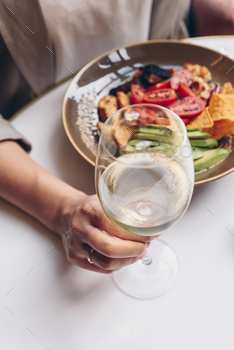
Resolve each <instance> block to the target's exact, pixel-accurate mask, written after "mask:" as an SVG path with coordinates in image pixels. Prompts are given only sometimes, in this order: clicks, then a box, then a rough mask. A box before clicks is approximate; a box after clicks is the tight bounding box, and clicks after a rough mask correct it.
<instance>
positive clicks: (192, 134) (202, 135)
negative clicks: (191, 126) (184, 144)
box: [187, 130, 210, 139]
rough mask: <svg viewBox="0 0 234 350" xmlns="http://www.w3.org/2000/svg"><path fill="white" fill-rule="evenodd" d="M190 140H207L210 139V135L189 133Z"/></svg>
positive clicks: (197, 132)
mask: <svg viewBox="0 0 234 350" xmlns="http://www.w3.org/2000/svg"><path fill="white" fill-rule="evenodd" d="M187 134H188V138H189V139H207V138H208V137H210V134H208V133H207V132H203V131H199V130H196V131H188V132H187Z"/></svg>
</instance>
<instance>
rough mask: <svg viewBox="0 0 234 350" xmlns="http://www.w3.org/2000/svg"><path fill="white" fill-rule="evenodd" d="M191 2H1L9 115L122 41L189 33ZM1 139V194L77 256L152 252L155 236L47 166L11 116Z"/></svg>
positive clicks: (101, 260)
mask: <svg viewBox="0 0 234 350" xmlns="http://www.w3.org/2000/svg"><path fill="white" fill-rule="evenodd" d="M188 8H189V0H177V1H171V0H160V1H158V0H155V1H153V0H144V1H142V0H115V1H113V0H112V1H111V0H99V1H91V0H70V1H68V2H66V3H65V2H64V1H62V0H57V1H56V2H53V1H49V0H40V1H39V0H37V1H33V2H32V1H27V0H21V1H14V0H5V2H4V4H3V3H1V4H0V33H1V35H2V37H1V39H0V49H1V50H0V61H1V65H0V76H1V84H0V89H1V91H0V112H1V114H2V115H4V116H5V117H9V116H10V115H11V114H13V113H14V112H15V111H16V110H17V109H19V108H20V106H22V105H23V104H25V103H26V102H27V101H28V100H30V99H31V98H32V97H33V96H35V95H37V94H39V93H40V92H41V91H43V90H45V89H46V88H48V87H49V86H51V85H53V84H54V83H55V82H57V81H60V80H61V79H63V78H65V77H66V76H68V75H70V72H76V71H78V70H79V69H80V68H81V67H82V66H83V65H84V64H85V63H87V62H88V61H90V60H91V59H92V58H94V57H96V56H97V55H99V54H101V53H103V52H105V51H107V50H110V49H113V48H114V47H117V46H121V45H126V44H131V43H134V42H139V41H145V40H147V39H149V38H150V39H154V38H180V37H185V36H187V35H188V32H187V29H186V26H185V22H184V20H185V18H186V16H187V13H188ZM0 141H1V142H0V164H1V167H0V196H1V197H2V198H4V199H6V200H8V201H9V202H11V203H13V204H14V205H17V206H18V207H20V208H21V209H22V210H25V211H26V212H27V213H29V214H30V215H32V216H34V217H35V218H36V219H38V220H39V221H41V222H42V223H43V224H44V225H46V226H47V227H48V228H49V229H50V230H52V231H53V232H55V233H57V234H58V235H60V236H61V239H62V242H63V245H64V248H65V251H66V254H67V257H68V259H69V260H70V261H71V262H72V263H74V264H76V265H78V266H80V267H82V268H85V269H89V270H92V271H96V272H103V273H110V272H112V271H114V270H116V269H119V268H121V267H123V266H125V265H127V264H131V263H134V262H135V261H137V260H138V259H141V258H142V257H143V256H144V255H145V250H146V248H147V247H148V245H149V242H150V240H152V239H153V238H154V237H137V236H135V235H132V234H130V233H128V232H125V231H124V230H122V229H120V228H119V227H117V226H115V225H114V224H113V223H112V222H111V221H110V220H109V219H108V218H107V217H106V215H105V214H104V212H103V211H102V209H101V206H100V204H99V201H98V199H97V197H96V196H87V195H86V194H84V193H82V192H80V191H78V190H76V189H74V188H72V187H71V186H69V185H68V184H65V183H63V182H62V181H60V180H59V179H57V178H55V177H54V176H53V175H51V174H49V173H48V172H47V171H46V170H44V169H42V168H41V167H40V166H39V165H37V164H36V163H35V162H34V161H33V160H32V159H31V158H30V157H29V156H28V155H27V153H26V152H25V151H24V150H23V148H25V149H26V150H29V149H30V145H29V144H28V143H27V141H26V140H25V139H24V138H23V136H22V135H20V134H19V133H17V131H16V130H14V129H13V128H12V127H11V125H10V124H9V123H8V122H7V121H6V120H4V119H3V118H1V119H0ZM15 141H17V142H15ZM21 146H22V147H23V148H22V147H21ZM103 231H106V232H108V233H109V234H110V235H112V236H115V237H118V238H122V240H117V239H115V238H114V237H112V236H110V235H108V234H106V233H104V232H103Z"/></svg>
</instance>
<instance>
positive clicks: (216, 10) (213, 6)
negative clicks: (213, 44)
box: [192, 0, 234, 36]
mask: <svg viewBox="0 0 234 350" xmlns="http://www.w3.org/2000/svg"><path fill="white" fill-rule="evenodd" d="M192 15H193V18H194V24H195V27H196V35H197V36H200V35H228V34H230V35H233V34H234V0H205V1H204V0H192Z"/></svg>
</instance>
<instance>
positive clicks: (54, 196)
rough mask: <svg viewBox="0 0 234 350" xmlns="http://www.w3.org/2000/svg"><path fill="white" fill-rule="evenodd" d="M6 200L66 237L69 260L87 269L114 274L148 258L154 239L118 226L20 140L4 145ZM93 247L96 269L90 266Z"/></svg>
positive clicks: (1, 177) (1, 173)
mask: <svg viewBox="0 0 234 350" xmlns="http://www.w3.org/2000/svg"><path fill="white" fill-rule="evenodd" d="M0 197H2V198H4V199H6V200H7V201H9V202H11V203H13V204H14V205H16V206H18V207H19V208H21V209H22V210H24V211H26V212H27V213H28V214H30V215H32V216H34V217H35V218H36V219H38V220H39V221H41V222H42V223H43V224H44V225H45V226H47V227H48V228H49V229H50V230H52V231H53V232H55V233H57V234H58V235H60V237H61V239H62V242H63V245H64V249H65V251H66V254H67V257H68V259H69V260H70V261H71V262H72V263H73V264H76V265H78V266H80V267H82V268H85V269H89V270H93V271H97V272H102V273H109V272H112V271H113V270H115V269H118V268H121V267H122V266H125V265H128V264H131V263H133V262H135V261H137V260H138V259H139V258H142V256H143V255H144V254H145V250H146V248H147V246H148V243H146V242H149V241H150V240H152V239H153V238H154V237H137V236H135V235H132V234H130V233H127V232H126V231H124V230H122V229H120V228H119V227H117V226H115V225H114V224H113V223H112V222H111V221H110V220H109V219H108V218H107V216H106V215H105V214H104V212H103V211H102V209H101V206H100V203H99V201H98V199H97V196H96V195H94V196H87V195H86V194H84V193H83V192H80V191H78V190H76V189H74V188H73V187H71V186H69V185H68V184H66V183H64V182H63V181H61V180H59V179H58V178H56V177H55V176H53V175H52V174H50V173H48V172H47V171H46V170H45V169H43V168H42V167H40V166H39V165H38V164H36V163H35V162H34V161H33V160H32V159H31V158H30V157H29V156H28V154H27V153H26V152H25V151H24V150H23V149H22V148H21V147H20V146H19V145H18V144H17V143H16V142H14V141H2V142H0ZM90 209H91V210H90ZM72 227H73V228H72ZM71 228H72V229H71ZM70 229H71V231H70V232H69V234H66V232H67V231H68V230H70ZM103 231H106V232H108V233H110V234H112V235H114V236H117V237H119V238H122V240H116V239H115V238H113V237H111V236H109V235H107V234H106V233H104V232H103ZM91 248H93V249H94V253H93V255H92V259H93V264H90V263H89V262H88V261H87V257H88V255H89V253H90V250H91Z"/></svg>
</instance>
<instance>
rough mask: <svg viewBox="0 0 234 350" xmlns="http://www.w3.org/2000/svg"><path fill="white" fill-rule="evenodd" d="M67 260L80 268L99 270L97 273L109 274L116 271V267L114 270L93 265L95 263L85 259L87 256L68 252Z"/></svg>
mask: <svg viewBox="0 0 234 350" xmlns="http://www.w3.org/2000/svg"><path fill="white" fill-rule="evenodd" d="M68 260H69V261H70V262H71V263H72V264H73V265H76V266H78V267H81V268H82V269H85V270H89V271H94V272H99V273H104V274H110V273H112V272H114V271H117V270H118V269H115V270H111V269H109V270H107V269H106V270H105V269H102V268H101V267H99V266H97V265H95V264H90V263H89V262H88V260H87V258H78V257H77V256H76V255H75V254H72V253H70V254H69V256H68Z"/></svg>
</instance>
